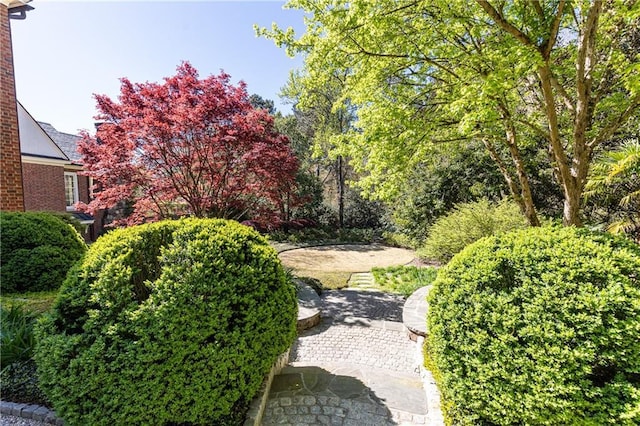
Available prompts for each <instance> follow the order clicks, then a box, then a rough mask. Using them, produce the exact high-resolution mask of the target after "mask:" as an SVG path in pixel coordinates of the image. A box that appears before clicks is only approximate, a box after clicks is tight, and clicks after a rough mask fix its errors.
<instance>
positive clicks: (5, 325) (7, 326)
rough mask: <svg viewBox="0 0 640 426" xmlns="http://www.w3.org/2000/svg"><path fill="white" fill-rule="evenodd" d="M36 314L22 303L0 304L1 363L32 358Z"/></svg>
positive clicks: (6, 364) (7, 363)
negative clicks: (26, 308) (25, 308)
mask: <svg viewBox="0 0 640 426" xmlns="http://www.w3.org/2000/svg"><path fill="white" fill-rule="evenodd" d="M35 318H36V316H35V314H33V313H31V312H29V311H26V310H24V309H23V308H22V306H20V305H11V306H10V307H9V308H7V307H6V306H0V365H1V366H2V369H4V368H6V367H8V366H9V365H11V364H13V363H15V362H19V361H27V360H29V359H31V356H32V355H33V346H34V344H35V340H34V338H33V325H34V323H35Z"/></svg>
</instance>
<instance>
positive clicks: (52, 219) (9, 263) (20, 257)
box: [0, 212, 87, 293]
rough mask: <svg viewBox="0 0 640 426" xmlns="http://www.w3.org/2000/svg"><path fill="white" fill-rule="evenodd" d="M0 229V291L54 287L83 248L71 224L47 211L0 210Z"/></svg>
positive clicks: (59, 282)
mask: <svg viewBox="0 0 640 426" xmlns="http://www.w3.org/2000/svg"><path fill="white" fill-rule="evenodd" d="M0 229H2V238H0V252H1V253H2V256H1V257H0V289H1V290H2V292H3V293H12V292H27V291H43V290H54V289H57V288H58V287H60V285H61V284H62V281H63V280H64V278H65V276H66V275H67V271H68V270H69V268H70V267H71V265H73V264H74V263H75V262H76V261H77V260H78V259H80V258H81V257H82V255H83V254H84V253H85V251H86V250H87V246H86V244H85V243H84V241H83V240H82V238H81V237H80V234H78V232H77V231H76V230H75V229H74V228H73V227H72V226H71V225H69V224H68V223H66V222H64V221H63V220H62V219H61V218H60V217H57V216H55V215H52V214H49V213H41V212H15V213H14V212H11V213H9V212H2V213H0Z"/></svg>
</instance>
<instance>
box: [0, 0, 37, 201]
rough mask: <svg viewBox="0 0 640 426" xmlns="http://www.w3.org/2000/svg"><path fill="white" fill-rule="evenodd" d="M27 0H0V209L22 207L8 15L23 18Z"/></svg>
mask: <svg viewBox="0 0 640 426" xmlns="http://www.w3.org/2000/svg"><path fill="white" fill-rule="evenodd" d="M29 1H31V0H0V210H7V211H23V210H24V199H23V187H22V163H21V161H20V137H19V135H18V111H17V108H16V105H17V103H16V84H15V76H14V71H13V47H12V45H11V25H10V23H9V19H25V18H26V12H27V11H29V10H31V9H33V7H31V6H29V5H27V3H28V2H29Z"/></svg>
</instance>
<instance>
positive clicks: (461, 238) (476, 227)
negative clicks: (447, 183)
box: [418, 199, 527, 262]
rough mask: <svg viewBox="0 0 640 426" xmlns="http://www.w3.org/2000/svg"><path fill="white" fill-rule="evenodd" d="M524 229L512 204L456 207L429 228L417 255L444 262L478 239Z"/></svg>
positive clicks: (486, 203) (470, 204)
mask: <svg viewBox="0 0 640 426" xmlns="http://www.w3.org/2000/svg"><path fill="white" fill-rule="evenodd" d="M525 227H527V221H526V220H525V218H524V216H523V215H522V214H521V213H520V209H519V208H518V206H517V205H516V204H515V203H513V202H509V201H502V202H500V203H498V204H493V203H490V202H489V201H488V200H486V199H484V200H480V201H476V202H473V203H464V204H459V205H457V206H456V208H455V209H454V210H453V211H451V212H449V214H447V215H446V216H443V217H441V218H439V219H438V220H437V221H436V222H435V223H434V224H433V226H431V228H430V229H429V236H428V237H427V239H426V241H425V243H424V246H423V247H422V248H421V249H420V250H418V255H419V256H420V257H423V258H433V259H437V260H439V261H441V262H447V261H449V260H450V259H451V258H452V257H453V256H454V255H455V254H456V253H458V252H460V250H462V249H463V248H464V247H465V246H467V245H469V244H471V243H473V242H474V241H477V240H479V239H480V238H483V237H488V236H489V235H494V234H499V233H501V232H508V231H513V230H516V229H522V228H525Z"/></svg>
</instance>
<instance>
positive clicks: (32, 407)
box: [0, 401, 64, 426]
mask: <svg viewBox="0 0 640 426" xmlns="http://www.w3.org/2000/svg"><path fill="white" fill-rule="evenodd" d="M0 414H6V415H8V416H15V417H22V418H23V419H31V420H36V421H39V422H43V423H48V424H51V425H57V426H62V425H64V420H62V419H61V418H58V417H57V416H56V413H55V412H54V411H53V410H50V409H48V408H47V407H44V406H42V405H36V404H23V403H20V402H7V401H0Z"/></svg>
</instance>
